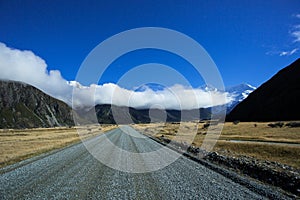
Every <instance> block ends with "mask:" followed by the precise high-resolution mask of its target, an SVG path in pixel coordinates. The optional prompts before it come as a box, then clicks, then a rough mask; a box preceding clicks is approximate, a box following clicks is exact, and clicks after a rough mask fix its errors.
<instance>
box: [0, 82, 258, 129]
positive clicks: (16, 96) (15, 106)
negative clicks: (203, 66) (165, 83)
mask: <svg viewBox="0 0 300 200" xmlns="http://www.w3.org/2000/svg"><path fill="white" fill-rule="evenodd" d="M148 87H149V86H148ZM151 87H157V86H153V85H151ZM141 89H143V88H141ZM162 89H163V88H161V87H159V88H158V89H157V90H162ZM211 89H212V88H211V87H210V88H206V90H211ZM251 89H253V87H252V86H249V85H247V84H241V85H238V86H235V87H232V88H229V89H228V92H229V93H230V95H231V96H234V97H235V98H234V101H232V102H231V103H230V104H228V107H227V108H228V109H231V107H233V106H235V105H236V104H237V103H238V102H240V101H241V100H242V99H243V98H245V97H246V95H247V94H248V93H250V92H251ZM72 114H73V115H72ZM73 116H75V117H76V118H75V119H76V120H77V122H80V123H81V124H86V123H97V122H99V123H119V124H124V123H150V122H158V121H167V122H179V121H182V120H184V121H190V120H203V119H210V116H211V108H199V109H193V110H182V111H179V110H171V109H169V110H165V111H164V110H160V109H151V110H149V109H136V108H131V107H124V106H115V105H96V106H95V107H92V108H81V109H78V110H76V111H73V112H72V108H71V107H70V106H68V105H67V104H66V103H64V102H62V101H60V100H57V99H55V98H53V97H51V96H49V95H47V94H45V93H43V92H42V91H40V90H38V89H37V88H35V87H33V86H30V85H28V84H25V83H21V82H15V81H0V128H33V127H53V126H73V125H74V121H73ZM96 118H97V119H96Z"/></svg>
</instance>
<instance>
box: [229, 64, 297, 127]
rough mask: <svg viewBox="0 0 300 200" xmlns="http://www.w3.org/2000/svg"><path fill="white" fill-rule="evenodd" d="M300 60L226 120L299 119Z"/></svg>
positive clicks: (248, 98) (256, 92) (250, 97)
mask: <svg viewBox="0 0 300 200" xmlns="http://www.w3.org/2000/svg"><path fill="white" fill-rule="evenodd" d="M299 99H300V59H297V60H296V61H295V62H293V63H292V64H290V65H289V66H287V67H285V68H283V69H281V70H280V71H279V72H278V73H277V74H275V75H274V76H273V77H272V78H271V79H270V80H268V81H267V82H265V83H264V84H262V85H261V86H260V87H259V88H257V89H256V90H255V91H254V92H252V93H251V94H250V95H249V96H248V97H247V98H246V99H245V100H244V101H242V102H241V103H239V104H238V105H237V106H236V107H235V108H234V109H233V110H232V111H231V112H230V113H229V115H228V116H227V118H226V119H227V120H228V121H233V120H240V121H288V120H299V119H300V106H299Z"/></svg>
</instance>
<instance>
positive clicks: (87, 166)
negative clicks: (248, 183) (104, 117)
mask: <svg viewBox="0 0 300 200" xmlns="http://www.w3.org/2000/svg"><path fill="white" fill-rule="evenodd" d="M85 144H86V146H88V147H89V148H88V149H89V150H90V152H92V153H93V154H94V155H96V157H97V158H98V159H102V160H103V161H104V162H105V163H106V164H107V165H109V166H115V167H116V168H118V169H124V170H123V171H120V170H116V169H113V168H111V167H108V166H106V165H105V164H103V163H102V162H100V161H99V160H98V159H96V158H95V157H94V156H93V155H92V154H91V153H90V152H89V151H88V150H87V149H86V147H85V145H84V144H83V143H79V144H76V145H73V146H70V147H68V148H65V149H63V150H61V151H58V152H56V153H53V154H50V155H48V156H44V157H41V158H39V159H36V160H33V161H32V162H28V163H27V164H25V165H20V166H18V167H14V168H12V169H11V170H7V169H6V172H5V173H3V170H2V174H1V175H0V199H264V197H262V196H260V195H258V194H256V193H254V192H252V191H251V190H249V189H247V188H246V187H244V186H241V185H239V184H238V183H235V182H233V181H232V180H230V179H228V178H226V177H224V176H222V175H220V174H218V173H216V172H214V171H212V170H209V169H207V168H205V167H204V166H202V165H200V164H198V163H196V162H194V161H191V160H189V159H187V158H186V157H184V156H181V157H179V158H178V159H177V160H176V161H175V162H173V163H171V164H170V165H168V166H166V167H164V168H162V169H159V170H157V171H152V172H151V169H153V168H155V167H158V166H159V165H158V164H157V163H160V162H162V160H165V161H166V162H169V161H170V160H168V158H167V157H171V158H175V157H176V156H178V155H177V153H176V152H174V151H172V150H163V151H161V152H159V151H157V150H159V149H163V146H162V145H160V144H158V143H156V142H154V141H153V140H151V139H149V138H146V137H144V136H143V135H141V134H139V133H138V132H136V131H134V130H133V129H132V128H130V127H129V126H123V128H122V130H121V129H115V130H112V131H110V132H107V133H106V134H102V135H99V136H96V137H94V138H91V139H89V140H86V142H85ZM108 144H110V145H108ZM111 144H115V145H116V146H118V147H119V148H116V147H115V146H113V145H111ZM118 149H123V150H125V151H120V150H118ZM128 152H129V153H130V152H131V153H134V154H133V156H132V155H131V154H128ZM147 152H148V153H149V152H150V153H151V152H152V154H153V155H155V156H156V158H154V157H155V156H153V155H152V157H151V155H150V159H147V158H146V156H148V153H147ZM126 156H128V157H126ZM160 158H162V159H160ZM155 159H157V160H155ZM154 162H155V163H154ZM136 163H138V164H136ZM160 164H162V165H163V164H164V163H163V162H162V163H160ZM17 165H18V164H17ZM122 167H123V168H122ZM8 169H9V168H8ZM143 169H144V170H145V171H149V172H144V173H143V172H142V170H143ZM130 170H132V172H139V173H130V172H129V171H130ZM4 171H5V170H4ZM126 171H128V172H126Z"/></svg>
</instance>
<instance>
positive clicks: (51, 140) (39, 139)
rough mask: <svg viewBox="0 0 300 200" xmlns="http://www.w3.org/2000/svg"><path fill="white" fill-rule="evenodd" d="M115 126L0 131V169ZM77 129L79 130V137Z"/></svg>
mask: <svg viewBox="0 0 300 200" xmlns="http://www.w3.org/2000/svg"><path fill="white" fill-rule="evenodd" d="M116 127H117V126H116V125H101V126H99V125H90V126H85V127H84V126H82V127H72V128H68V127H55V128H36V129H2V130H0V168H1V167H5V166H7V165H10V164H14V163H17V162H20V161H22V160H25V159H28V158H31V157H34V156H37V155H40V154H42V153H46V152H49V151H52V150H55V149H60V148H63V147H66V146H68V145H71V144H75V143H77V142H79V141H80V139H84V138H88V137H92V136H95V135H97V134H100V133H104V132H106V131H109V130H111V129H114V128H116ZM77 129H78V130H80V137H79V135H78V132H77Z"/></svg>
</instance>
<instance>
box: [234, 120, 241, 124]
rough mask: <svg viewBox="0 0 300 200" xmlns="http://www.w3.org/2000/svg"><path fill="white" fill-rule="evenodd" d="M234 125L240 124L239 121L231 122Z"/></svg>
mask: <svg viewBox="0 0 300 200" xmlns="http://www.w3.org/2000/svg"><path fill="white" fill-rule="evenodd" d="M232 123H233V124H234V125H238V124H239V123H240V121H239V120H235V121H233V122H232Z"/></svg>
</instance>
